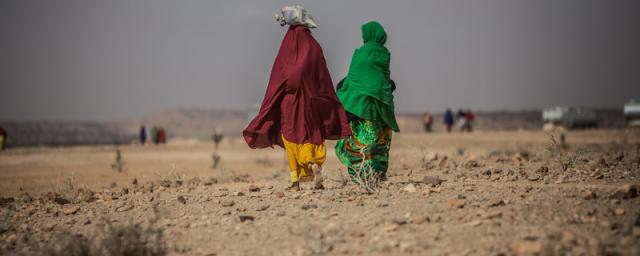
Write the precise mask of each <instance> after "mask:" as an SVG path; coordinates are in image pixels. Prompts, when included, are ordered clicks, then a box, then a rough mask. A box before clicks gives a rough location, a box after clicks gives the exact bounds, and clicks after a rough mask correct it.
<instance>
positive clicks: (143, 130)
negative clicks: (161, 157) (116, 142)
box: [140, 125, 147, 145]
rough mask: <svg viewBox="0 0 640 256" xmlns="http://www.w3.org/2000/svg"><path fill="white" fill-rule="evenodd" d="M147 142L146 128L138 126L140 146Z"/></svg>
mask: <svg viewBox="0 0 640 256" xmlns="http://www.w3.org/2000/svg"><path fill="white" fill-rule="evenodd" d="M146 142H147V128H146V127H145V126H144V125H143V126H140V145H144V144H145V143H146Z"/></svg>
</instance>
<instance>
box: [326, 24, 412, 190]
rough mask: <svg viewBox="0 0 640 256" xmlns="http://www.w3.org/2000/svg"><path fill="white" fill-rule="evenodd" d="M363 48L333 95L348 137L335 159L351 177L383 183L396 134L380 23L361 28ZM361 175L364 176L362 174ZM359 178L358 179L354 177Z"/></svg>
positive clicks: (338, 145)
mask: <svg viewBox="0 0 640 256" xmlns="http://www.w3.org/2000/svg"><path fill="white" fill-rule="evenodd" d="M361 31H362V39H363V44H362V46H360V47H359V48H358V49H356V50H355V52H354V53H353V57H352V59H351V65H350V66H349V72H348V73H347V77H346V78H345V79H344V81H343V82H342V86H340V89H338V91H337V92H336V93H337V94H338V98H339V99H340V101H341V102H342V104H343V105H344V108H345V110H346V111H347V112H348V113H351V114H352V115H353V116H355V117H356V118H355V119H351V120H349V125H350V126H351V133H352V134H351V136H349V137H347V138H345V139H341V140H338V142H337V143H336V146H335V151H336V155H337V156H338V159H339V160H340V162H342V164H344V165H345V166H346V167H347V170H348V173H349V175H350V176H351V177H355V176H356V175H367V176H368V174H372V173H370V172H368V171H369V170H371V171H373V172H374V173H375V174H376V175H377V176H378V177H379V178H380V179H382V180H384V179H386V173H387V169H388V167H389V150H390V148H391V138H392V135H393V132H394V131H395V132H399V131H400V129H399V128H398V124H397V122H396V117H395V113H394V112H395V110H394V109H395V106H394V102H393V91H394V88H395V83H394V82H393V81H392V80H391V79H390V78H389V74H390V70H389V64H390V57H391V54H390V52H389V50H388V49H387V47H385V46H384V44H385V43H386V41H387V33H386V32H385V31H384V28H383V27H382V25H380V23H378V22H376V21H370V22H367V23H365V24H364V25H362V28H361ZM363 172H364V173H363ZM356 178H362V177H356Z"/></svg>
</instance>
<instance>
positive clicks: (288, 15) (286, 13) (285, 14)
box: [275, 5, 318, 28]
mask: <svg viewBox="0 0 640 256" xmlns="http://www.w3.org/2000/svg"><path fill="white" fill-rule="evenodd" d="M275 16H276V21H277V22H280V26H284V25H290V26H293V25H304V26H307V27H309V28H317V27H318V25H316V22H315V21H314V20H313V16H311V13H310V12H308V11H307V10H305V9H304V8H302V6H300V5H293V6H285V7H282V12H281V13H280V14H276V15H275Z"/></svg>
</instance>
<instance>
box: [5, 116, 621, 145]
mask: <svg viewBox="0 0 640 256" xmlns="http://www.w3.org/2000/svg"><path fill="white" fill-rule="evenodd" d="M596 113H597V114H598V118H599V119H600V121H599V127H600V128H620V127H624V124H625V122H624V117H623V114H622V110H621V109H600V110H596ZM475 115H476V121H475V124H474V129H475V130H477V131H494V130H536V129H541V127H542V114H541V111H539V110H531V111H500V112H478V113H475ZM397 118H398V125H399V126H400V130H401V132H403V133H416V132H422V131H423V130H422V129H423V128H422V116H421V114H401V115H398V117H397ZM143 124H144V125H146V126H148V127H152V126H158V127H163V128H164V129H165V130H166V131H167V133H168V137H169V139H171V138H195V139H204V140H208V139H210V138H211V135H212V133H213V132H214V130H215V128H216V127H219V128H220V129H222V132H223V134H224V135H225V136H227V137H239V136H241V135H242V129H244V127H245V126H246V124H247V113H245V112H242V111H228V110H204V109H183V110H167V111H161V112H158V113H154V114H152V115H149V116H146V117H142V118H138V119H130V120H124V121H115V122H102V123H99V122H62V121H61V122H52V121H47V122H1V121H0V125H1V126H3V127H4V128H5V130H7V132H8V134H9V139H8V141H7V146H8V147H24V146H41V145H46V146H68V145H104V144H112V143H114V142H118V143H131V142H134V141H135V140H136V138H137V136H138V135H137V133H138V131H139V129H140V126H141V125H143ZM433 129H434V131H435V132H441V131H444V126H443V124H442V114H441V113H439V114H436V115H435V116H434V125H433Z"/></svg>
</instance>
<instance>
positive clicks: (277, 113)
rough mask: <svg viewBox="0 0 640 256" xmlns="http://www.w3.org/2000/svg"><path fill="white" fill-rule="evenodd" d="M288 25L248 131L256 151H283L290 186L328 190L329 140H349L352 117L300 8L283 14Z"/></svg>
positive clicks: (311, 23) (308, 19) (245, 133)
mask: <svg viewBox="0 0 640 256" xmlns="http://www.w3.org/2000/svg"><path fill="white" fill-rule="evenodd" d="M277 20H278V21H280V23H281V25H283V26H284V25H289V29H288V30H287V33H286V35H285V36H284V39H283V40H282V44H281V45H280V50H279V51H278V55H277V56H276V60H275V63H274V64H273V68H272V70H271V78H270V79H269V85H268V86H267V92H266V93H265V96H264V99H263V101H262V106H261V107H260V112H259V113H258V115H257V116H256V117H255V118H254V119H253V120H252V121H251V123H249V125H248V126H247V128H246V129H245V130H244V131H243V136H244V139H245V141H246V142H247V144H248V145H249V147H251V148H267V147H273V145H275V144H277V145H279V146H282V147H284V149H285V151H286V152H287V157H288V159H289V169H290V171H291V186H290V187H289V188H288V190H289V191H300V182H301V181H308V180H312V179H313V178H315V188H316V189H323V188H324V186H323V184H322V164H324V162H325V159H326V154H327V153H326V148H325V145H324V141H325V140H335V139H340V138H344V137H347V136H349V135H350V130H349V124H348V122H347V115H346V113H345V111H344V108H343V107H342V104H340V101H339V100H338V97H337V96H336V92H335V90H334V89H333V84H332V81H331V76H330V75H329V69H327V64H326V61H325V59H324V54H323V53H322V48H321V47H320V45H319V44H318V42H317V41H316V40H315V39H314V38H313V36H312V34H311V30H310V28H315V27H316V24H315V22H314V21H313V18H312V17H311V15H310V14H309V13H308V12H307V11H306V10H305V9H303V8H302V7H301V6H287V7H284V8H282V15H278V16H277Z"/></svg>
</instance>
